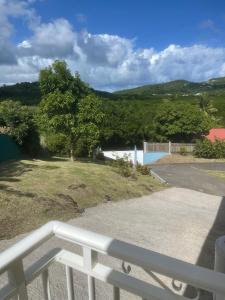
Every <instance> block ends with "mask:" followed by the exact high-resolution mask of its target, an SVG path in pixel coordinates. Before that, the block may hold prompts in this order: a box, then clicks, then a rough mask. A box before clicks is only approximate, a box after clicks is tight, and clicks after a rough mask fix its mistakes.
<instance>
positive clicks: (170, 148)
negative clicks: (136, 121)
mask: <svg viewBox="0 0 225 300" xmlns="http://www.w3.org/2000/svg"><path fill="white" fill-rule="evenodd" d="M194 148H195V144H190V143H171V142H168V143H148V142H144V152H167V153H179V152H180V151H181V150H182V149H184V151H185V152H187V153H192V152H193V151H194Z"/></svg>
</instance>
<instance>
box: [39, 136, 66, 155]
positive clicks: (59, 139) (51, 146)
mask: <svg viewBox="0 0 225 300" xmlns="http://www.w3.org/2000/svg"><path fill="white" fill-rule="evenodd" d="M45 144H46V146H47V149H48V150H49V151H50V152H51V153H52V154H58V155H66V154H68V152H69V141H68V138H67V137H66V135H64V134H62V133H55V134H54V133H51V134H48V135H47V136H46V137H45Z"/></svg>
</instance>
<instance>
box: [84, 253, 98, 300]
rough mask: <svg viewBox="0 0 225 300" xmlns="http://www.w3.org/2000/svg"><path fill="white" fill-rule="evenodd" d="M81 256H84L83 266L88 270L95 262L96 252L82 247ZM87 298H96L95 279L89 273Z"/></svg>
mask: <svg viewBox="0 0 225 300" xmlns="http://www.w3.org/2000/svg"><path fill="white" fill-rule="evenodd" d="M83 256H84V268H85V269H86V270H87V271H89V272H90V271H91V270H92V269H93V267H94V266H95V265H96V263H97V260H98V254H97V252H96V251H94V250H92V249H90V248H86V247H84V248H83ZM88 299H89V300H95V299H96V294H95V279H94V278H93V277H92V276H90V275H88Z"/></svg>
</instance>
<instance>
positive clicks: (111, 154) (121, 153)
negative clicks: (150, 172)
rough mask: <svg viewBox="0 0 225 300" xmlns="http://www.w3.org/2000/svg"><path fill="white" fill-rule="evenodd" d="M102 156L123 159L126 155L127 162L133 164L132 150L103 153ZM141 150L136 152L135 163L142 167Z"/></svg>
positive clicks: (142, 155)
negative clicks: (129, 161)
mask: <svg viewBox="0 0 225 300" xmlns="http://www.w3.org/2000/svg"><path fill="white" fill-rule="evenodd" d="M103 153H104V156H105V157H108V158H111V159H116V157H119V158H123V157H124V156H125V155H128V157H129V160H131V161H132V162H133V163H134V150H126V151H103ZM143 157H144V154H143V150H137V161H138V163H139V164H141V165H143Z"/></svg>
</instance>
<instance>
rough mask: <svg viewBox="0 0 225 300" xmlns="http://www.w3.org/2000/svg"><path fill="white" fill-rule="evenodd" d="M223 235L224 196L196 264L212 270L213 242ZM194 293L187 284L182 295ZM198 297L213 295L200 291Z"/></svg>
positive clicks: (206, 298) (207, 297) (224, 216)
mask: <svg viewBox="0 0 225 300" xmlns="http://www.w3.org/2000/svg"><path fill="white" fill-rule="evenodd" d="M223 235H225V196H223V197H222V200H221V203H220V207H219V209H218V212H217V215H216V218H215V221H214V223H213V225H212V227H211V229H210V231H209V233H208V235H207V238H206V240H205V242H204V244H203V246H202V249H201V252H200V255H199V257H198V260H197V262H196V265H198V266H201V267H205V268H208V269H212V270H213V268H214V258H215V242H216V240H217V239H218V238H219V237H221V236H223ZM194 295H196V290H195V289H194V288H193V287H191V286H187V288H186V290H185V292H184V296H186V297H190V298H191V297H193V296H194ZM199 299H204V300H211V299H213V296H212V294H211V293H209V292H206V291H201V296H200V298H199Z"/></svg>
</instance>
